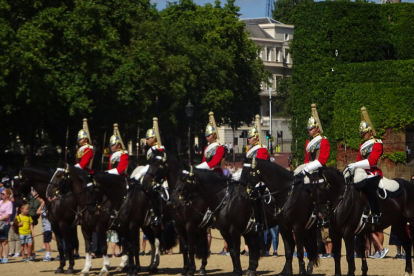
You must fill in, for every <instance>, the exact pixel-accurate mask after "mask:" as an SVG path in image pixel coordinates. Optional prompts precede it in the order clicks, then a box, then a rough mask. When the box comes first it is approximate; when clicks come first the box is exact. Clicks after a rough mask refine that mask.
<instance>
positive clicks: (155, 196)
mask: <svg viewBox="0 0 414 276" xmlns="http://www.w3.org/2000/svg"><path fill="white" fill-rule="evenodd" d="M146 143H147V146H149V147H150V148H149V149H148V151H147V160H149V159H151V157H152V155H153V152H154V151H156V150H159V151H162V152H165V148H164V146H163V145H162V143H161V136H160V132H159V129H158V118H156V117H154V118H153V128H150V129H148V130H147V134H146ZM148 169H149V165H146V166H145V167H143V168H142V169H141V170H140V171H139V172H138V173H137V174H136V175H135V176H134V178H135V180H138V181H141V179H142V177H143V176H144V175H145V174H146V172H147V171H148ZM152 184H153V186H152V187H147V188H148V196H149V197H150V200H151V205H152V210H151V224H152V225H158V224H160V223H161V210H160V208H159V206H160V205H159V192H158V190H159V189H160V188H161V185H160V183H155V182H154V183H152ZM162 188H163V189H168V183H167V180H166V179H165V180H164V182H163V183H162Z"/></svg>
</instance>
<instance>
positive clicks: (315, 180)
mask: <svg viewBox="0 0 414 276" xmlns="http://www.w3.org/2000/svg"><path fill="white" fill-rule="evenodd" d="M316 175H317V176H316ZM322 177H323V178H322V179H319V173H317V174H312V176H311V177H309V179H310V185H317V186H314V187H316V189H319V190H322V191H323V195H324V196H323V198H322V199H321V196H318V195H319V193H315V194H316V196H314V193H313V192H312V189H311V198H312V203H313V206H315V207H314V208H315V211H314V212H319V210H326V217H327V218H328V219H327V220H326V219H325V218H323V219H319V218H318V226H319V227H325V226H326V225H327V224H328V223H329V221H330V217H331V216H332V209H333V208H332V201H331V200H330V199H331V189H330V188H331V185H330V184H329V182H328V181H327V180H326V177H325V175H324V174H322ZM322 185H324V186H325V187H322ZM315 197H316V200H315ZM320 206H322V207H320Z"/></svg>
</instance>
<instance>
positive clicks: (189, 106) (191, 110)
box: [185, 100, 194, 166]
mask: <svg viewBox="0 0 414 276" xmlns="http://www.w3.org/2000/svg"><path fill="white" fill-rule="evenodd" d="M185 114H186V115H187V119H188V164H189V165H190V166H192V165H193V160H192V156H191V123H192V120H193V115H194V105H192V104H191V101H190V100H188V104H187V105H186V106H185Z"/></svg>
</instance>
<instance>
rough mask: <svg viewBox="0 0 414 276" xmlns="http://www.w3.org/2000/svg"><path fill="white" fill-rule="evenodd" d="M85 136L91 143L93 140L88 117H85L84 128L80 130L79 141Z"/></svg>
mask: <svg viewBox="0 0 414 276" xmlns="http://www.w3.org/2000/svg"><path fill="white" fill-rule="evenodd" d="M85 138H88V140H89V143H90V142H91V136H90V134H89V127H88V119H83V128H82V129H81V130H79V132H78V141H79V140H81V139H85Z"/></svg>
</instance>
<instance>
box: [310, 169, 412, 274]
mask: <svg viewBox="0 0 414 276" xmlns="http://www.w3.org/2000/svg"><path fill="white" fill-rule="evenodd" d="M309 177H310V179H311V182H312V183H313V185H311V186H312V190H313V192H312V193H313V194H314V196H315V201H316V205H317V211H318V212H319V217H320V218H322V219H327V220H328V221H329V224H330V229H329V230H330V231H329V234H330V237H331V239H332V243H333V254H334V260H335V275H337V276H339V275H341V265H340V264H341V263H340V259H341V245H342V243H341V238H343V239H344V242H345V246H346V260H347V262H348V274H347V275H349V276H351V275H354V274H355V258H354V237H355V235H357V242H358V244H357V245H358V246H357V254H359V256H362V275H367V272H368V266H367V262H366V256H365V246H364V242H365V238H364V237H365V235H367V234H369V233H371V232H378V231H382V230H384V229H385V228H387V227H389V226H390V225H392V226H393V227H394V230H395V233H396V235H397V236H398V238H399V239H400V240H401V242H402V245H403V247H404V250H405V252H406V265H405V275H411V273H412V264H411V245H412V241H411V240H410V238H409V236H408V234H407V232H406V225H407V222H410V223H411V226H410V229H411V233H414V232H413V230H414V229H413V227H412V222H413V220H414V208H413V207H414V187H413V185H412V184H410V183H409V182H407V181H405V180H403V179H395V180H396V181H397V182H398V183H399V184H400V189H401V190H400V192H399V193H398V192H397V193H396V195H395V197H394V198H392V197H387V198H386V199H385V200H381V202H380V207H381V210H382V216H381V218H380V220H379V223H378V224H376V225H371V224H368V225H367V224H365V223H364V220H363V218H362V216H363V213H364V209H365V206H366V198H365V196H361V194H360V193H359V192H358V191H357V190H356V189H355V187H354V185H352V184H353V183H352V182H349V183H346V182H345V180H344V177H343V175H342V173H340V172H339V171H338V170H336V169H333V168H321V169H320V170H319V171H318V173H317V177H316V176H315V175H313V174H312V175H310V176H309Z"/></svg>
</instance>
